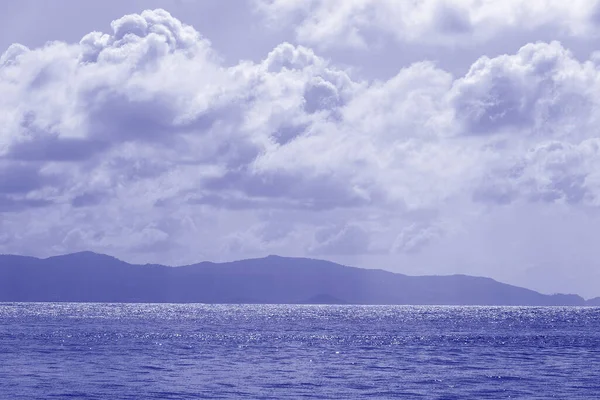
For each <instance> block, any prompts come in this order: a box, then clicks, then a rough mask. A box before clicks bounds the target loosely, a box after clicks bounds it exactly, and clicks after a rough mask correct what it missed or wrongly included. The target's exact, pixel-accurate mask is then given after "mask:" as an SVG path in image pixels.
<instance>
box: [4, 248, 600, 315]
mask: <svg viewBox="0 0 600 400" xmlns="http://www.w3.org/2000/svg"><path fill="white" fill-rule="evenodd" d="M0 301H74V302H151V303H160V302H173V303H190V302H195V303H196V302H197V303H243V302H251V303H269V304H276V303H291V304H314V303H315V302H317V303H318V302H323V303H324V304H439V305H542V306H543V305H557V306H560V305H570V306H572V305H574V306H585V305H598V304H597V303H598V300H597V299H592V300H590V301H586V300H584V299H583V298H582V297H580V296H578V295H573V294H553V295H547V294H541V293H538V292H536V291H533V290H530V289H526V288H522V287H518V286H514V285H510V284H505V283H501V282H498V281H496V280H494V279H492V278H487V277H477V276H470V275H462V274H454V275H425V276H409V275H404V274H400V273H395V272H391V271H386V270H382V269H364V268H358V267H350V266H344V265H341V264H337V263H334V262H331V261H326V260H319V259H311V258H299V257H282V256H277V255H270V256H267V257H264V258H253V259H246V260H237V261H231V262H224V263H213V262H207V261H205V262H200V263H195V264H189V265H184V266H178V267H169V266H164V265H160V264H145V265H140V264H131V263H127V262H125V261H122V260H119V259H117V258H115V257H112V256H109V255H105V254H100V253H94V252H89V251H85V252H78V253H71V254H63V255H58V256H52V257H47V258H36V257H29V256H16V255H0Z"/></svg>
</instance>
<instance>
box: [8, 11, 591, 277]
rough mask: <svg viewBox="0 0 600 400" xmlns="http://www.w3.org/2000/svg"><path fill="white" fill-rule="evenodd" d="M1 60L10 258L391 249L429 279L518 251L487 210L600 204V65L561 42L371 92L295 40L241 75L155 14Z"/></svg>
mask: <svg viewBox="0 0 600 400" xmlns="http://www.w3.org/2000/svg"><path fill="white" fill-rule="evenodd" d="M281 4H283V3H281ZM289 4H290V5H293V4H294V3H289ZM306 4H307V7H312V6H314V4H316V3H314V4H313V3H306ZM348 4H349V5H348V6H347V7H349V8H352V7H355V5H356V4H362V3H360V2H354V3H352V2H349V3H348ZM365 4H366V3H365ZM390 4H392V3H389V4H388V5H387V6H390ZM394 4H399V3H394ZM407 4H408V3H407ZM427 4H429V5H430V6H431V5H432V4H434V3H433V2H429V3H427ZM435 4H437V3H435ZM446 4H447V5H448V6H452V4H453V3H451V2H447V3H446ZM481 4H484V3H481ZM485 4H487V3H485ZM488 6H489V5H488ZM549 6H550V7H558V6H556V5H555V4H554V3H552V4H550V3H549ZM486 7H487V6H486ZM524 7H530V6H524ZM331 12H333V11H331ZM478 12H481V13H483V11H482V10H479V11H478ZM523 12H526V11H523ZM527 12H529V11H527ZM367 15H370V14H369V13H367ZM477 15H478V14H477ZM519 15H520V14H519ZM573 15H575V14H573ZM577 15H579V14H577ZM473 18H474V17H473ZM519 18H521V17H519ZM573 18H575V17H573ZM450 22H452V21H450ZM450 22H448V21H447V23H450ZM459 22H460V21H458V22H457V21H454V22H452V24H455V25H456V24H458V23H459ZM452 24H450V26H453V25H452ZM471 25H473V22H471ZM424 26H425V25H423V27H421V28H420V29H425V28H424ZM573 33H574V34H575V33H577V32H575V31H574V32H573ZM0 64H1V66H0V91H1V92H2V93H3V96H2V98H0V216H1V218H0V232H10V233H11V234H10V235H8V236H7V235H3V236H1V237H0V252H7V253H33V254H45V253H46V254H47V253H51V252H58V251H60V252H65V251H73V250H82V249H86V248H87V249H91V250H96V251H103V252H107V253H110V254H114V255H117V256H121V257H125V258H128V259H131V260H135V261H153V262H165V263H170V264H177V263H188V262H193V261H197V260H199V259H205V258H210V259H231V258H240V257H244V256H249V255H259V254H264V253H283V254H295V255H303V254H307V253H311V254H318V255H327V256H328V257H338V256H340V257H342V256H343V257H349V256H352V257H355V256H356V257H358V256H361V255H364V254H371V255H379V256H381V255H382V254H385V255H387V256H388V257H389V258H388V259H387V261H386V262H385V263H384V265H386V266H393V265H408V264H398V263H396V260H400V259H402V260H404V262H405V263H409V262H415V263H420V266H421V267H423V266H425V265H426V264H427V263H433V261H432V260H434V259H435V257H433V259H428V258H427V257H429V256H428V255H427V254H428V252H429V251H430V249H437V250H435V251H437V252H438V253H436V254H440V256H439V257H440V258H438V259H435V260H434V261H435V262H437V263H448V264H452V263H451V262H450V261H448V260H449V259H450V258H451V257H458V255H457V253H456V252H453V251H452V250H449V249H450V245H449V243H452V247H453V248H460V249H463V250H464V253H468V251H469V243H470V242H469V241H476V239H479V236H478V235H480V236H481V237H487V238H489V240H490V242H489V243H488V244H487V245H488V248H487V251H488V252H487V253H486V254H489V256H490V257H494V255H495V253H494V251H497V252H503V251H504V250H503V247H502V246H501V245H500V244H498V245H497V246H494V243H493V242H494V240H495V237H496V236H495V235H496V234H495V233H489V232H488V231H486V226H488V225H486V224H490V225H489V226H490V227H493V226H495V225H494V224H497V223H498V222H497V220H495V219H494V220H493V219H491V218H487V217H486V216H487V215H500V214H503V213H506V214H510V212H511V210H514V213H515V215H516V213H519V216H521V217H523V221H522V223H523V224H526V223H527V220H526V215H527V214H526V213H522V211H521V210H523V209H526V208H527V207H528V205H530V204H541V205H543V208H544V210H547V211H546V212H548V213H553V212H558V211H556V210H561V211H560V212H561V213H566V215H568V214H569V213H571V212H572V213H574V214H575V213H580V212H581V210H582V209H589V210H592V211H590V212H591V213H596V212H597V211H595V210H597V206H598V205H599V200H598V199H599V198H600V197H599V196H600V176H599V175H598V172H597V171H599V170H600V168H599V167H600V165H598V161H597V160H598V159H599V157H598V156H599V154H598V148H599V143H598V139H597V137H598V131H597V126H598V123H597V122H598V115H599V112H598V100H597V96H596V93H597V92H598V89H599V88H598V82H599V77H600V71H599V66H598V64H597V63H596V61H595V59H594V57H592V59H591V60H590V61H583V62H582V61H579V60H577V59H576V58H575V57H573V55H572V54H571V53H570V52H569V51H568V50H567V49H565V48H564V47H563V46H562V45H560V44H559V43H557V42H553V43H534V44H528V45H526V46H524V47H522V48H521V49H520V50H519V51H518V52H516V53H515V54H509V55H503V56H499V57H494V58H488V57H482V58H481V59H479V60H477V61H476V62H475V63H474V64H473V65H472V67H471V68H470V70H469V71H468V72H467V73H466V74H465V75H464V76H461V77H457V76H453V75H452V74H451V73H449V72H448V71H445V70H444V69H442V68H441V67H438V66H436V65H434V64H433V63H430V62H420V63H416V64H413V65H410V66H407V67H404V68H399V71H398V72H397V74H395V75H394V76H393V77H391V78H390V79H387V80H381V81H365V80H360V79H357V78H356V77H355V76H354V74H353V73H352V72H351V71H348V70H346V69H344V68H341V67H339V66H337V65H336V64H335V63H334V62H332V61H329V60H326V59H324V58H322V57H321V56H319V55H318V54H317V53H315V51H313V50H311V49H310V48H308V47H303V46H294V45H292V44H289V43H282V44H280V45H279V46H277V47H276V48H275V49H273V50H272V51H271V52H270V53H268V54H265V55H264V58H263V60H262V61H260V62H250V61H242V62H239V63H238V64H235V65H231V66H226V65H224V64H223V63H222V62H221V61H220V59H219V56H218V53H217V52H216V50H215V49H213V48H212V47H211V45H210V42H209V41H208V40H206V39H205V38H203V37H202V36H201V35H200V34H199V33H198V32H196V31H195V30H194V29H193V28H191V27H190V26H186V25H184V24H182V23H181V22H179V21H178V20H176V19H175V18H173V17H171V16H170V15H169V14H168V13H166V12H165V11H161V10H158V11H145V12H143V13H142V14H140V15H131V16H126V17H123V18H121V19H119V20H117V21H115V22H113V24H112V32H111V33H99V32H94V33H91V34H89V35H86V36H85V37H84V38H83V39H82V40H81V41H80V42H79V43H76V44H67V43H60V42H51V43H48V44H47V45H46V46H44V47H42V48H33V49H25V48H23V47H22V46H18V45H15V46H11V48H10V49H8V51H7V52H6V53H5V54H4V55H2V62H1V63H0ZM564 210H567V211H564ZM561 215H565V214H561ZM538 217H539V216H538ZM538 217H536V219H532V221H538V222H539V221H540V220H541V217H540V218H538ZM486 218H487V219H486ZM491 220H493V221H496V222H493V221H492V222H490V221H491ZM551 220H552V221H554V222H553V223H554V224H555V225H552V227H553V228H555V229H560V222H559V221H560V219H559V218H554V219H551ZM473 221H475V222H473ZM498 229H499V230H500V231H502V229H500V228H498ZM548 229H550V228H548ZM490 230H492V231H493V229H492V228H490ZM475 232H477V233H475ZM482 232H483V233H482ZM494 232H495V231H494ZM486 235H487V236H486ZM475 236H477V237H475ZM500 236H501V239H500V240H502V241H504V242H502V243H505V241H506V240H508V239H507V238H508V237H509V236H508V235H504V234H503V235H500ZM459 240H460V241H461V242H460V243H458V241H459ZM523 240H525V241H526V239H525V238H524V239H523ZM544 240H545V236H544V233H543V232H542V233H541V234H540V237H539V238H536V240H535V243H536V246H538V245H539V243H542V244H543V243H544ZM547 240H550V239H547ZM552 240H554V239H552ZM490 243H491V244H490ZM573 245H574V246H576V245H577V243H574V244H573ZM584 245H585V246H589V244H588V243H587V242H585V243H582V246H584ZM494 249H496V250H494ZM586 249H587V247H586ZM584 250H585V249H584ZM587 250H589V249H587ZM431 251H434V250H431ZM518 251H520V252H521V253H517V256H518V254H527V257H531V253H530V252H529V251H526V249H524V248H520V249H519V250H518ZM582 251H583V250H582ZM592 253H593V252H591V250H590V252H589V254H592ZM586 254H587V253H586ZM441 255H446V258H443V257H442V256H441ZM517 256H515V257H517ZM461 257H462V256H461ZM455 261H456V260H455ZM513 261H514V260H513ZM479 262H481V259H480V258H471V259H468V257H467V259H466V260H464V263H465V265H474V264H475V263H479ZM469 263H471V264H469ZM427 265H430V264H427ZM452 265H457V264H456V263H454V264H452ZM512 265H513V266H511V267H510V268H513V272H514V273H513V274H507V275H505V276H507V277H514V276H518V275H519V273H518V272H519V268H520V267H519V265H518V263H517V262H514V263H513V264H512ZM373 266H378V265H373ZM417 266H418V265H417ZM475 269H476V268H475ZM440 271H441V270H440ZM434 272H435V271H434ZM446 272H452V271H446ZM471 272H473V271H471ZM488 272H489V271H488ZM587 272H589V271H583V272H582V274H583V275H585V274H586V273H587ZM488 275H489V274H488ZM528 279H529V278H528ZM581 282H583V281H581ZM581 285H582V287H583V285H584V283H582V284H581Z"/></svg>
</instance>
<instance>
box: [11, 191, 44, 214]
mask: <svg viewBox="0 0 600 400" xmlns="http://www.w3.org/2000/svg"><path fill="white" fill-rule="evenodd" d="M52 204H53V202H52V201H50V200H45V199H26V198H15V197H11V196H6V195H2V194H0V212H2V213H5V212H20V211H26V210H28V209H31V208H40V207H47V206H50V205H52Z"/></svg>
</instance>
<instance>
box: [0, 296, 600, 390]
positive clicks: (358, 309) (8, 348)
mask: <svg viewBox="0 0 600 400" xmlns="http://www.w3.org/2000/svg"><path fill="white" fill-rule="evenodd" d="M0 398H2V399H62V398H65V399H66V398H69V399H73V398H75V399H200V398H206V399H301V398H315V399H363V398H373V399H391V398H398V399H551V398H555V399H597V398H600V309H598V308H568V307H567V308H558V307H557V308H537V307H429V306H428V307H402V306H309V305H306V306H305V305H302V306H296V305H289V306H288V305H173V304H166V305H156V304H57V303H55V304H12V303H10V304H9V303H5V304H0Z"/></svg>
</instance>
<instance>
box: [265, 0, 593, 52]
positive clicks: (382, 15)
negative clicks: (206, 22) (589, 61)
mask: <svg viewBox="0 0 600 400" xmlns="http://www.w3.org/2000/svg"><path fill="white" fill-rule="evenodd" d="M255 3H256V8H257V10H258V11H259V12H260V13H262V14H263V15H265V17H266V19H267V21H269V23H270V24H271V25H273V26H275V27H278V26H280V27H283V26H288V25H290V24H291V25H292V26H294V27H295V28H294V29H295V34H296V37H297V39H298V40H299V41H300V42H302V43H306V44H310V45H313V46H318V47H322V48H324V47H340V46H351V47H364V48H366V47H367V46H369V45H371V44H372V42H373V39H374V38H376V37H377V36H386V37H391V38H393V39H395V40H397V41H401V42H417V43H424V44H429V45H450V46H464V45H470V44H472V43H473V42H482V41H486V40H489V39H491V38H493V37H495V36H498V35H502V33H503V32H506V31H511V30H513V31H514V30H522V31H533V30H536V29H542V28H551V29H554V32H555V34H557V35H562V36H583V35H590V34H594V35H595V34H597V33H598V21H599V18H598V15H599V12H598V4H599V3H598V1H596V0H575V1H571V2H565V1H562V0H530V1H526V2H524V1H521V0H504V1H493V0H492V1H490V0H484V1H481V0H423V1H396V0H255Z"/></svg>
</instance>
